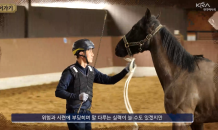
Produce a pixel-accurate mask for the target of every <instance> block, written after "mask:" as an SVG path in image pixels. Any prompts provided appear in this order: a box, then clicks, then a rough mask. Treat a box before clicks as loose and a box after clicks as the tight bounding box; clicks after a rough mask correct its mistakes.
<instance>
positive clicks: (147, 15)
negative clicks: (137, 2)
mask: <svg viewBox="0 0 218 130" xmlns="http://www.w3.org/2000/svg"><path fill="white" fill-rule="evenodd" d="M150 17H151V12H150V10H149V9H148V8H147V10H146V12H145V18H146V19H149V18H150Z"/></svg>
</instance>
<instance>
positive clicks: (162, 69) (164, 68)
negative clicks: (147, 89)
mask: <svg viewBox="0 0 218 130" xmlns="http://www.w3.org/2000/svg"><path fill="white" fill-rule="evenodd" d="M157 37H160V36H157ZM158 39H160V38H158ZM158 42H161V40H154V41H152V42H151V44H153V45H152V47H151V49H150V52H151V56H152V60H153V64H154V67H155V70H156V72H157V76H158V78H159V80H160V82H161V85H162V87H163V89H164V90H166V87H167V86H169V84H170V83H171V82H172V80H173V79H175V76H176V74H177V73H178V71H179V69H178V67H177V66H176V65H175V64H174V63H173V62H171V61H170V59H169V58H168V56H167V53H166V50H165V49H164V47H163V46H162V43H158Z"/></svg>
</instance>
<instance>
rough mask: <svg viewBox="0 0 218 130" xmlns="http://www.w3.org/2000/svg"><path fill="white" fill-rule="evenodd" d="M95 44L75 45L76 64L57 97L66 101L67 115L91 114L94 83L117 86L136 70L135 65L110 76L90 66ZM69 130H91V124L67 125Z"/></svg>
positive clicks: (68, 70) (80, 42)
mask: <svg viewBox="0 0 218 130" xmlns="http://www.w3.org/2000/svg"><path fill="white" fill-rule="evenodd" d="M93 49H94V44H93V42H92V41H90V40H89V39H80V40H78V41H76V42H75V43H74V44H73V48H72V51H73V54H74V55H75V56H77V61H76V63H74V64H72V65H70V66H68V67H67V68H66V69H65V70H64V71H63V72H62V76H61V78H60V80H59V83H58V85H57V88H56V91H55V96H56V97H59V98H62V99H66V101H67V103H66V113H67V114H73V113H84V114H91V111H90V108H91V104H92V98H93V83H100V84H115V83H117V82H118V81H120V80H121V79H122V78H124V77H125V75H126V74H127V73H128V72H129V71H130V70H131V69H133V68H134V65H135V63H134V62H133V65H130V63H128V64H127V66H126V67H125V68H124V69H123V70H122V71H121V72H120V73H118V74H116V75H114V76H108V75H106V74H103V73H101V72H100V71H98V70H97V69H96V68H94V67H92V66H90V65H89V64H90V63H92V61H93V57H94V53H93ZM67 125H68V128H69V130H91V123H67Z"/></svg>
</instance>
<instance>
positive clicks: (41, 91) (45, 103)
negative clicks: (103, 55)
mask: <svg viewBox="0 0 218 130" xmlns="http://www.w3.org/2000/svg"><path fill="white" fill-rule="evenodd" d="M125 81H126V78H124V79H122V80H121V81H120V82H118V83H117V84H116V85H101V84H94V97H93V104H92V109H91V111H92V113H128V112H127V110H126V108H125V104H124V98H123V90H124V84H125ZM57 84H58V83H52V84H45V85H38V86H31V87H23V88H16V89H9V90H1V91H0V112H1V113H2V115H1V116H0V130H67V124H66V123H25V124H24V123H11V121H10V120H11V114H12V113H65V105H66V104H65V103H66V101H65V100H64V99H60V98H57V97H55V89H56V86H57ZM129 100H130V104H131V106H132V109H133V111H134V113H165V110H164V104H163V101H164V93H163V89H162V87H161V85H160V82H159V80H158V78H157V77H141V78H132V80H131V81H130V84H129ZM138 124H139V127H140V130H142V129H144V130H171V123H138ZM132 127H133V123H92V128H93V130H100V129H102V130H110V129H113V130H124V129H129V130H132ZM204 128H205V130H216V129H218V123H210V124H206V125H205V126H204Z"/></svg>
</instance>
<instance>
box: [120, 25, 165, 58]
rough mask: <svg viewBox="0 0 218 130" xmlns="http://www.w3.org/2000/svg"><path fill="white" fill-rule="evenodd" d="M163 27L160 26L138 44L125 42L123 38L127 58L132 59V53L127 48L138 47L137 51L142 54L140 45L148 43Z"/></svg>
mask: <svg viewBox="0 0 218 130" xmlns="http://www.w3.org/2000/svg"><path fill="white" fill-rule="evenodd" d="M162 27H163V26H162V25H161V24H160V25H159V26H158V27H157V28H156V29H155V30H154V31H152V32H151V33H150V34H148V35H147V36H146V38H145V39H144V40H141V41H139V42H130V43H128V41H127V40H126V36H125V35H124V36H123V41H124V43H125V47H126V50H127V53H128V54H129V56H131V57H132V52H131V51H130V48H129V46H139V51H140V52H142V45H143V44H144V43H146V42H147V41H148V42H150V40H151V38H152V37H153V36H154V35H155V34H156V33H157V32H158V31H159V30H160V29H161V28H162Z"/></svg>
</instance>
